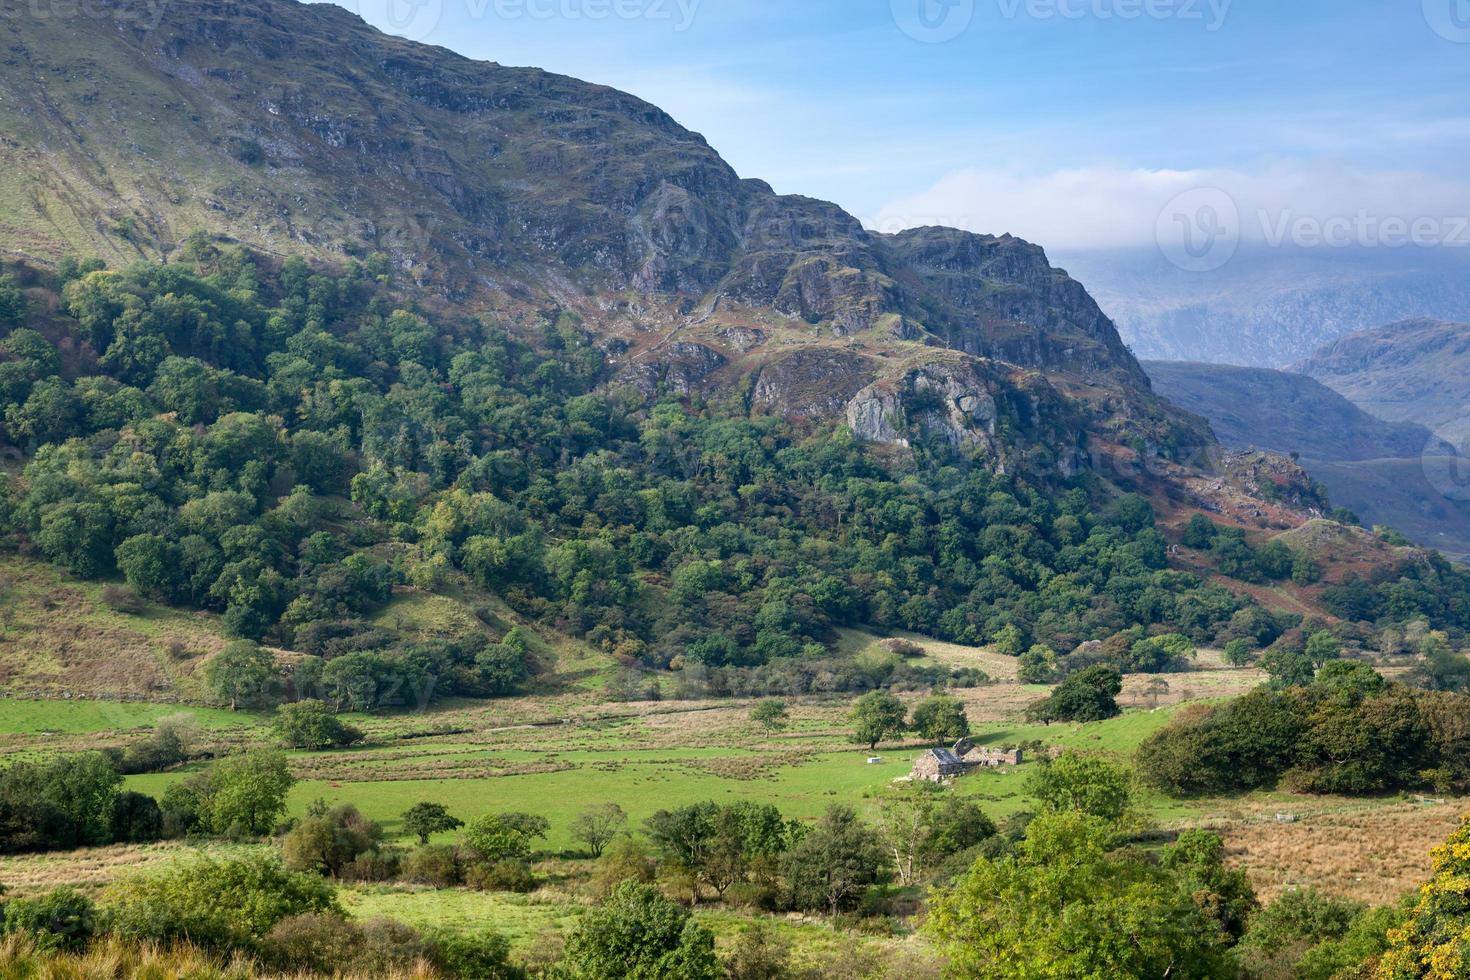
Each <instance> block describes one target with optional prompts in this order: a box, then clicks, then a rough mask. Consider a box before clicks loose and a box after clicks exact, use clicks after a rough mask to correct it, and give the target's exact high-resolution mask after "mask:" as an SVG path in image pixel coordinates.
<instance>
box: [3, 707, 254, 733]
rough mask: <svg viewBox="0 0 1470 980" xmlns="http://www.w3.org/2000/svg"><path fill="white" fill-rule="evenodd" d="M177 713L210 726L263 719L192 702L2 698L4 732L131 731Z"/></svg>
mask: <svg viewBox="0 0 1470 980" xmlns="http://www.w3.org/2000/svg"><path fill="white" fill-rule="evenodd" d="M176 715H188V716H189V717H190V718H191V719H193V723H194V724H196V725H198V726H199V727H201V728H206V729H216V730H217V729H228V728H248V727H254V726H257V725H259V724H260V719H259V718H258V717H256V716H253V715H249V714H239V713H236V712H232V711H222V710H220V709H217V708H200V707H195V706H192V705H178V704H145V703H141V702H120V701H38V700H29V699H23V698H5V699H3V700H0V734H6V735H45V734H46V733H48V732H56V733H59V734H66V735H86V734H91V733H102V732H128V731H134V730H138V729H148V728H151V727H152V726H153V725H154V724H155V723H156V722H158V721H159V719H162V718H170V717H173V716H176Z"/></svg>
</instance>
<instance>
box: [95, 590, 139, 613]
mask: <svg viewBox="0 0 1470 980" xmlns="http://www.w3.org/2000/svg"><path fill="white" fill-rule="evenodd" d="M102 604H103V605H105V606H106V607H107V608H108V609H111V610H112V611H113V612H115V613H122V614H123V615H125V616H136V615H138V614H139V613H141V612H142V611H143V608H144V607H143V600H142V599H140V598H139V597H138V593H136V592H134V591H133V590H132V589H125V588H123V587H122V586H120V585H106V586H103V587H102Z"/></svg>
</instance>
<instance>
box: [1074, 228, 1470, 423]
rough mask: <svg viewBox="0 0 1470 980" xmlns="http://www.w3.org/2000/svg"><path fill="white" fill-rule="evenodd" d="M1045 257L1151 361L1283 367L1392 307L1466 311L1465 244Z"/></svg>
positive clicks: (1415, 311)
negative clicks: (1210, 255)
mask: <svg viewBox="0 0 1470 980" xmlns="http://www.w3.org/2000/svg"><path fill="white" fill-rule="evenodd" d="M1057 260H1058V261H1059V262H1060V263H1061V264H1062V265H1063V266H1065V267H1066V268H1067V269H1068V270H1069V271H1070V272H1071V273H1072V274H1073V275H1076V276H1077V277H1078V278H1079V279H1081V280H1082V281H1083V282H1086V283H1087V285H1088V289H1089V290H1090V291H1091V292H1092V294H1093V295H1094V296H1095V297H1097V300H1098V302H1099V303H1100V304H1101V305H1102V308H1103V309H1104V310H1106V311H1107V312H1108V314H1109V315H1110V316H1112V317H1113V318H1114V319H1115V320H1116V321H1117V323H1118V327H1119V329H1120V330H1121V332H1122V334H1123V338H1124V339H1125V340H1126V341H1127V342H1128V344H1129V346H1130V347H1131V348H1132V349H1133V350H1134V352H1135V353H1137V354H1138V356H1140V357H1143V358H1146V359H1151V360H1169V361H1207V362H1210V363H1219V364H1244V365H1250V366H1253V367H1274V368H1285V367H1287V366H1288V365H1291V364H1295V363H1297V362H1298V361H1301V360H1302V359H1303V358H1305V357H1308V356H1309V355H1310V354H1312V352H1313V351H1315V350H1316V349H1317V348H1318V347H1319V346H1321V345H1322V344H1324V343H1328V342H1330V341H1332V340H1334V339H1336V338H1337V337H1340V336H1342V335H1344V334H1348V333H1352V332H1354V331H1358V330H1364V329H1367V328H1370V327H1375V326H1378V325H1379V324H1383V323H1389V322H1391V321H1394V320H1399V319H1403V318H1404V317H1408V316H1433V317H1443V318H1451V319H1464V320H1470V250H1466V249H1454V248H1441V249H1432V250H1425V249H1418V248H1414V249H1392V248H1353V249H1341V248H1266V247H1264V246H1250V245H1245V246H1242V248H1241V250H1240V252H1239V253H1238V254H1237V255H1236V256H1235V257H1234V258H1233V259H1231V261H1230V262H1229V263H1228V264H1227V265H1226V266H1224V267H1223V268H1221V269H1218V270H1216V271H1213V272H1207V273H1195V272H1186V271H1184V270H1181V269H1178V268H1176V267H1175V266H1173V265H1171V264H1170V263H1169V262H1168V261H1167V260H1166V259H1165V258H1164V257H1163V256H1162V255H1161V254H1160V253H1159V252H1158V250H1157V249H1147V250H1144V249H1138V250H1116V251H1103V252H1097V251H1094V252H1067V253H1062V254H1059V255H1058V256H1057ZM1385 417H1388V416H1385Z"/></svg>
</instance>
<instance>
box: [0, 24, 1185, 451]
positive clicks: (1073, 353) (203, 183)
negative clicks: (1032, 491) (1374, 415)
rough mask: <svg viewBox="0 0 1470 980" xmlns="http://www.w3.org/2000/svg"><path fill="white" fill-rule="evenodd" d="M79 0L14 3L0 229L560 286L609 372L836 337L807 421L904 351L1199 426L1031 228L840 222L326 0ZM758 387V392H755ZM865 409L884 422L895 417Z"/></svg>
mask: <svg viewBox="0 0 1470 980" xmlns="http://www.w3.org/2000/svg"><path fill="white" fill-rule="evenodd" d="M105 6H106V7H107V8H108V9H113V8H117V7H119V6H124V4H120V3H118V2H116V0H114V2H113V3H111V4H107V5H105ZM78 23H79V24H80V25H81V26H80V28H77V27H76V26H75V25H62V24H58V23H57V22H54V21H44V20H39V19H35V18H28V19H23V20H21V21H19V22H18V27H19V30H18V31H17V36H16V37H15V38H14V39H13V40H12V42H11V45H10V49H9V56H8V57H7V58H6V59H5V62H4V65H3V70H0V96H3V98H0V122H3V123H4V124H5V126H4V128H5V130H6V131H7V132H10V133H12V134H13V137H12V138H11V139H8V140H6V141H5V142H4V143H3V144H0V162H3V163H4V164H5V167H4V168H3V169H7V170H9V171H10V176H9V177H6V178H0V203H4V204H6V205H8V206H7V208H6V209H5V214H4V215H3V216H0V238H3V239H4V240H5V241H7V242H10V243H13V244H12V246H11V247H12V250H13V252H14V253H16V254H18V255H20V256H23V257H28V258H32V259H35V258H40V259H45V260H53V261H54V260H55V259H57V258H59V257H60V256H61V255H63V254H67V253H73V252H80V253H84V254H86V253H90V252H97V253H99V254H102V255H103V256H104V257H107V258H109V259H110V260H111V261H126V260H128V259H130V258H135V257H140V258H167V257H168V256H169V255H171V254H173V253H174V252H175V251H177V250H178V249H179V248H180V247H182V245H183V240H184V239H186V238H187V236H188V235H189V234H190V233H191V232H194V231H199V230H202V231H204V232H206V233H207V234H209V235H210V236H211V237H213V238H215V239H217V240H224V241H240V242H244V243H246V244H249V245H251V246H252V247H259V248H263V249H265V250H267V251H272V252H275V253H276V254H303V255H306V256H308V257H312V258H317V259H324V260H333V261H340V260H343V259H348V258H354V257H355V258H358V259H363V260H366V259H369V258H372V257H373V256H374V254H375V253H380V254H381V255H383V256H385V257H386V261H387V262H388V263H389V264H390V265H391V266H392V267H393V268H394V269H395V270H397V271H398V272H399V273H400V274H403V275H405V276H406V277H408V278H410V279H411V280H413V281H414V282H416V283H417V284H419V285H421V286H425V287H429V288H433V289H437V290H439V291H441V292H443V293H444V294H445V295H446V296H448V297H449V298H451V299H452V300H455V301H457V302H461V303H470V304H471V305H474V306H476V307H478V308H481V309H484V310H486V311H488V312H490V313H492V314H494V315H497V316H504V317H507V318H510V319H514V318H515V317H517V316H520V315H524V314H526V312H527V311H528V310H534V309H537V308H544V307H546V306H548V305H556V306H562V307H564V308H568V309H571V310H573V311H575V312H576V313H577V314H578V315H579V316H580V317H582V318H583V320H584V321H586V322H587V323H588V324H589V325H590V326H591V327H592V328H593V329H594V330H595V331H596V332H597V333H599V334H600V335H602V336H603V337H605V338H608V339H609V344H610V346H609V350H610V351H611V352H612V353H614V354H616V355H619V356H623V355H625V356H626V359H627V363H629V364H630V365H631V367H630V372H631V373H630V376H629V377H628V378H627V379H626V380H627V381H628V382H629V383H631V384H633V385H634V386H637V387H643V388H646V387H648V384H649V379H650V376H653V377H657V378H660V379H665V380H667V379H670V378H672V379H673V384H674V385H675V387H676V388H682V389H684V390H686V391H695V390H704V389H705V387H706V381H707V379H710V380H712V381H713V382H717V383H720V384H729V383H736V384H746V385H754V384H759V383H760V379H761V377H763V376H765V375H766V374H767V373H768V372H769V370H770V367H771V365H772V363H773V362H775V363H777V365H778V370H777V371H776V372H775V375H776V376H778V377H779V376H783V371H784V373H785V374H790V373H792V370H793V365H792V364H790V363H788V361H789V358H788V357H787V353H788V351H789V349H790V348H794V347H798V346H800V347H805V348H813V349H823V350H830V351H840V353H841V354H842V355H843V356H842V357H837V356H836V355H835V354H834V355H833V358H832V360H831V363H830V365H829V366H831V367H832V368H833V371H834V372H835V375H836V376H838V377H840V378H843V379H844V380H842V383H841V385H840V387H841V388H842V389H843V390H844V391H848V392H849V393H850V394H851V395H852V396H853V397H856V394H857V393H858V392H861V391H864V390H865V389H868V388H870V387H873V386H875V385H876V386H878V388H879V389H880V390H878V391H875V392H873V395H874V396H875V397H876V396H879V395H881V396H883V398H882V399H879V401H880V402H881V405H880V407H878V408H874V407H873V403H872V399H869V403H868V405H867V406H866V407H865V406H864V405H862V404H858V405H853V404H851V403H850V401H849V402H848V403H844V404H837V403H836V401H835V400H833V399H827V400H825V401H823V402H822V403H821V405H820V406H818V407H819V409H820V411H818V412H816V413H815V414H817V415H820V417H821V419H822V420H823V421H827V420H832V419H841V418H843V417H854V418H858V419H859V420H862V419H872V418H874V417H875V415H881V414H882V413H884V412H887V413H888V414H889V415H892V414H893V413H894V411H898V413H899V415H901V416H904V419H903V420H901V421H905V422H906V421H907V416H909V415H915V416H919V415H923V414H925V413H924V412H923V411H921V408H922V405H921V404H920V403H922V402H923V400H924V399H923V397H917V398H909V399H908V400H909V401H910V402H911V403H913V404H911V406H910V410H904V408H903V405H902V404H901V403H902V401H903V399H904V398H905V397H907V396H906V394H905V393H913V391H914V389H913V383H912V379H911V375H912V374H913V372H914V371H915V370H919V369H923V368H924V365H925V362H932V363H933V364H935V365H938V368H937V370H938V371H939V373H940V374H945V373H946V372H952V369H953V367H954V365H955V364H956V363H957V362H963V363H962V365H961V367H962V368H963V369H962V370H961V371H960V373H961V374H962V375H963V374H968V373H974V374H978V375H981V376H984V377H986V378H988V379H989V381H988V382H987V384H988V385H990V386H992V387H993V386H996V385H999V386H1005V387H1009V386H1012V385H1013V384H1014V385H1019V388H1017V389H1016V390H1017V391H1030V392H1032V393H1034V394H1035V393H1040V394H1037V397H1038V398H1040V399H1041V400H1042V401H1049V400H1052V399H1051V396H1049V395H1046V394H1045V393H1041V392H1042V388H1044V387H1045V385H1041V384H1039V383H1038V379H1042V380H1044V381H1045V382H1046V385H1049V386H1051V387H1053V388H1055V389H1057V391H1058V393H1059V394H1060V396H1061V397H1063V398H1065V399H1067V400H1069V401H1072V402H1074V403H1076V404H1077V405H1078V406H1080V407H1081V410H1082V413H1083V415H1084V416H1085V424H1086V426H1087V428H1088V429H1089V430H1090V431H1091V432H1092V433H1093V434H1094V435H1096V436H1100V437H1102V438H1103V439H1104V440H1105V441H1119V440H1124V439H1130V438H1138V439H1142V441H1143V442H1144V443H1145V444H1147V445H1151V446H1163V447H1166V449H1167V447H1170V446H1173V445H1177V444H1181V443H1184V444H1198V443H1200V442H1201V441H1205V440H1207V439H1208V436H1207V434H1206V433H1204V432H1203V431H1202V430H1201V428H1200V426H1199V425H1198V422H1197V420H1194V419H1190V418H1188V417H1186V416H1184V415H1183V414H1182V413H1178V412H1177V411H1175V410H1173V409H1171V408H1170V407H1169V406H1167V405H1166V404H1164V403H1163V402H1162V401H1161V400H1160V399H1158V398H1156V397H1155V396H1154V395H1153V393H1152V391H1151V390H1150V388H1149V383H1148V380H1147V377H1146V375H1145V374H1144V372H1143V371H1142V369H1141V368H1140V367H1139V366H1138V364H1137V361H1136V360H1135V359H1134V358H1133V356H1132V355H1131V354H1130V353H1129V351H1128V349H1127V347H1126V346H1125V345H1124V344H1123V342H1122V340H1121V338H1120V337H1119V336H1118V333H1117V331H1116V329H1115V327H1114V325H1113V324H1112V322H1111V321H1110V320H1109V319H1108V318H1107V316H1106V315H1105V314H1104V313H1103V312H1102V310H1101V309H1100V308H1099V307H1098V306H1097V304H1096V303H1095V302H1094V301H1093V300H1092V298H1091V296H1090V295H1089V294H1088V293H1087V291H1086V290H1085V289H1084V288H1083V287H1082V286H1081V284H1080V283H1078V282H1077V281H1076V280H1074V279H1072V278H1070V277H1069V276H1067V275H1066V274H1065V273H1064V272H1061V271H1060V270H1058V269H1056V268H1054V267H1053V266H1052V265H1051V264H1050V262H1049V261H1048V259H1047V257H1046V253H1045V252H1044V250H1042V249H1041V248H1040V247H1039V246H1036V245H1032V244H1029V243H1026V242H1022V241H1020V240H1019V239H1015V238H1012V237H1010V236H1008V235H1007V236H1001V237H994V236H982V235H973V234H970V233H966V232H960V231H955V230H952V229H940V228H921V229H914V230H910V231H906V232H903V233H899V234H896V235H882V234H876V233H871V232H868V231H866V230H865V229H864V228H863V227H862V225H861V223H860V222H859V221H858V220H857V219H856V218H854V217H853V216H851V215H850V214H848V213H847V212H845V211H843V210H842V209H841V208H840V207H838V206H837V205H834V204H830V203H827V202H822V201H817V200H814V199H811V198H805V197H798V196H782V195H777V194H775V193H774V191H773V190H772V189H771V188H770V186H769V185H768V184H766V183H764V182H763V181H759V180H754V179H742V178H741V177H740V176H739V175H738V174H737V173H736V172H735V171H734V170H733V168H731V167H730V166H729V165H728V164H727V163H726V162H725V161H724V160H723V159H722V158H721V157H720V156H719V154H718V153H716V152H715V151H714V150H713V149H712V148H711V147H710V146H709V144H708V142H707V141H706V140H705V139H704V138H703V137H702V136H700V135H699V134H697V133H693V132H691V131H689V130H687V129H685V128H684V127H682V126H680V125H679V124H678V123H677V122H676V121H675V120H674V119H673V118H672V117H671V116H669V115H668V114H667V113H665V112H663V111H662V110H660V109H658V108H657V107H655V106H653V105H651V104H649V103H647V102H644V101H643V100H641V99H638V98H636V97H634V96H631V95H628V94H626V93H622V92H618V91H616V90H614V89H611V88H608V87H606V86H600V85H595V84H592V83H587V82H582V81H579V80H576V79H571V78H569V77H567V76H561V75H553V74H550V73H547V72H543V71H540V70H537V69H521V68H507V67H504V66H501V65H497V64H494V63H492V62H477V61H471V60H470V59H467V58H463V57H461V56H459V55H456V54H454V53H453V52H450V51H448V50H446V49H442V48H429V47H425V46H423V45H418V44H414V43H412V42H408V41H404V40H402V39H398V38H393V37H391V36H388V35H383V34H381V33H379V32H377V31H375V30H373V29H372V28H371V27H369V26H368V25H366V24H365V23H363V22H362V21H361V20H360V19H359V18H357V17H355V16H354V15H352V14H350V13H348V12H346V11H343V10H340V9H338V8H334V7H332V6H331V5H314V4H299V3H295V2H288V0H245V2H242V3H226V2H223V0H199V2H198V3H194V4H190V5H189V7H188V8H187V9H185V8H181V7H177V6H175V7H170V8H168V9H166V10H165V11H164V12H163V15H162V17H161V19H160V20H159V22H158V24H157V26H156V28H154V29H153V30H149V31H144V30H141V29H139V28H136V27H133V28H130V27H128V26H126V25H120V26H119V27H118V28H117V29H116V30H111V29H107V30H103V29H97V28H96V24H95V23H94V22H91V21H82V22H78ZM328 50H330V51H333V52H338V53H345V54H347V55H350V57H339V58H323V57H319V55H321V53H322V52H323V51H328ZM104 92H105V93H106V98H102V97H101V96H102V93H104ZM160 105H162V106H166V107H167V111H168V114H169V118H168V119H167V120H166V121H165V120H163V119H161V118H160V113H159V112H158V111H157V110H156V107H157V106H160ZM118 202H122V203H121V204H119V203H118ZM732 337H737V338H738V339H737V340H735V341H732V339H731V338H732ZM676 345H677V346H676ZM957 355H962V356H957ZM807 361H808V362H809V366H810V363H814V362H813V358H812V357H811V356H810V355H809V356H808V357H807ZM796 367H800V365H797V366H796ZM853 367H856V368H857V370H856V372H855V373H854V372H853V371H852V370H850V369H851V368H853ZM795 373H797V374H799V375H801V376H802V379H804V381H803V383H805V382H809V381H815V382H820V375H821V372H817V373H816V374H813V373H812V372H810V371H807V372H805V373H804V374H803V373H802V372H801V371H796V372H795ZM767 380H768V381H769V379H767ZM952 380H953V379H952V378H951V381H952ZM858 382H862V383H861V384H859V383H858ZM926 387H927V388H933V387H935V386H934V385H933V384H929V383H927V382H920V388H926ZM938 387H941V388H950V387H953V385H952V384H950V382H943V383H940V384H939V385H938ZM767 389H768V390H767V397H766V398H764V399H756V400H755V401H756V403H759V404H764V405H766V406H767V407H770V406H772V405H779V403H780V402H781V399H782V393H781V392H779V391H775V390H773V389H771V388H770V385H769V384H767ZM887 389H897V390H898V391H899V392H900V394H899V395H898V396H897V397H898V401H894V399H893V398H892V397H888V396H889V395H890V394H891V392H890V391H888V390H887ZM992 393H993V392H992ZM789 394H791V395H792V396H793V399H796V396H798V395H799V394H800V392H798V391H795V390H792V391H791V392H789ZM920 394H922V392H921V393H920ZM960 397H965V396H963V395H962V396H960ZM885 399H886V400H885ZM813 404H815V403H812V404H809V405H807V406H806V407H807V408H811V407H812V405H813ZM795 414H797V415H800V414H801V413H800V412H797V413H795ZM941 414H942V415H947V416H949V417H950V418H951V419H953V420H957V421H956V422H955V424H956V425H958V426H959V427H960V428H962V429H965V430H967V431H966V432H958V433H957V432H954V431H947V432H945V433H944V434H943V435H944V438H946V439H949V440H950V441H955V440H956V439H958V440H960V441H966V440H968V441H972V442H984V441H985V439H984V438H983V436H985V435H987V433H984V432H982V431H981V430H984V429H985V428H987V427H988V426H989V425H990V422H991V420H987V419H984V418H978V419H976V418H970V421H968V422H967V421H964V420H965V419H966V418H968V417H970V415H971V413H970V410H968V409H966V408H964V407H962V406H960V405H958V404H957V403H952V404H950V405H948V406H947V407H945V409H944V411H943V412H942V413H941ZM982 414H983V413H982ZM972 423H973V424H972ZM977 425H978V428H977ZM902 427H903V425H902V424H900V425H899V426H897V428H902ZM921 428H922V426H921ZM867 431H868V432H869V433H870V434H871V435H873V436H875V437H878V438H880V439H885V440H888V441H891V442H893V443H894V444H895V445H897V444H899V443H901V442H902V441H903V439H904V437H902V436H898V435H897V433H896V428H895V426H894V425H870V426H868V427H867ZM890 435H893V438H892V439H891V440H890V439H888V437H889V436H890ZM1055 448H1056V453H1057V455H1058V457H1059V458H1064V457H1066V456H1067V455H1068V454H1069V453H1070V452H1071V451H1072V449H1073V448H1075V447H1072V446H1059V447H1055Z"/></svg>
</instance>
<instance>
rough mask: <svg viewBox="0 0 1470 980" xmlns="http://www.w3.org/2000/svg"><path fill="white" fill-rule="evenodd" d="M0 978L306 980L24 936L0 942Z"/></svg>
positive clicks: (109, 942)
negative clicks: (75, 948) (53, 947)
mask: <svg viewBox="0 0 1470 980" xmlns="http://www.w3.org/2000/svg"><path fill="white" fill-rule="evenodd" d="M437 976H438V974H437V973H436V972H435V971H434V970H433V969H432V968H430V967H428V966H427V965H423V966H419V967H417V968H415V969H413V970H409V971H400V972H395V973H391V974H380V973H379V974H373V975H372V976H371V977H370V976H369V975H366V974H362V975H359V974H341V975H339V977H338V978H337V980H378V978H381V980H433V978H436V977H437ZM0 977H4V978H5V980H267V978H271V980H274V978H281V980H308V977H309V975H308V974H291V975H289V976H283V975H282V974H275V973H268V972H264V971H262V970H261V969H260V968H259V967H258V966H257V965H256V964H255V963H254V962H252V961H251V960H249V959H247V958H246V957H243V956H236V957H234V958H233V959H229V960H222V959H220V958H218V957H214V956H210V955H208V954H206V953H204V952H202V951H200V950H198V949H195V948H193V947H191V946H170V947H159V946H149V945H137V944H133V943H127V942H123V941H121V940H118V939H103V940H98V941H97V942H95V943H93V944H92V945H91V946H90V947H89V948H88V949H87V950H86V952H83V953H57V952H49V951H45V950H41V949H38V948H37V947H36V945H35V944H34V943H33V942H31V941H30V939H28V938H27V937H25V936H23V935H19V934H13V935H9V936H5V937H3V938H0Z"/></svg>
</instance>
